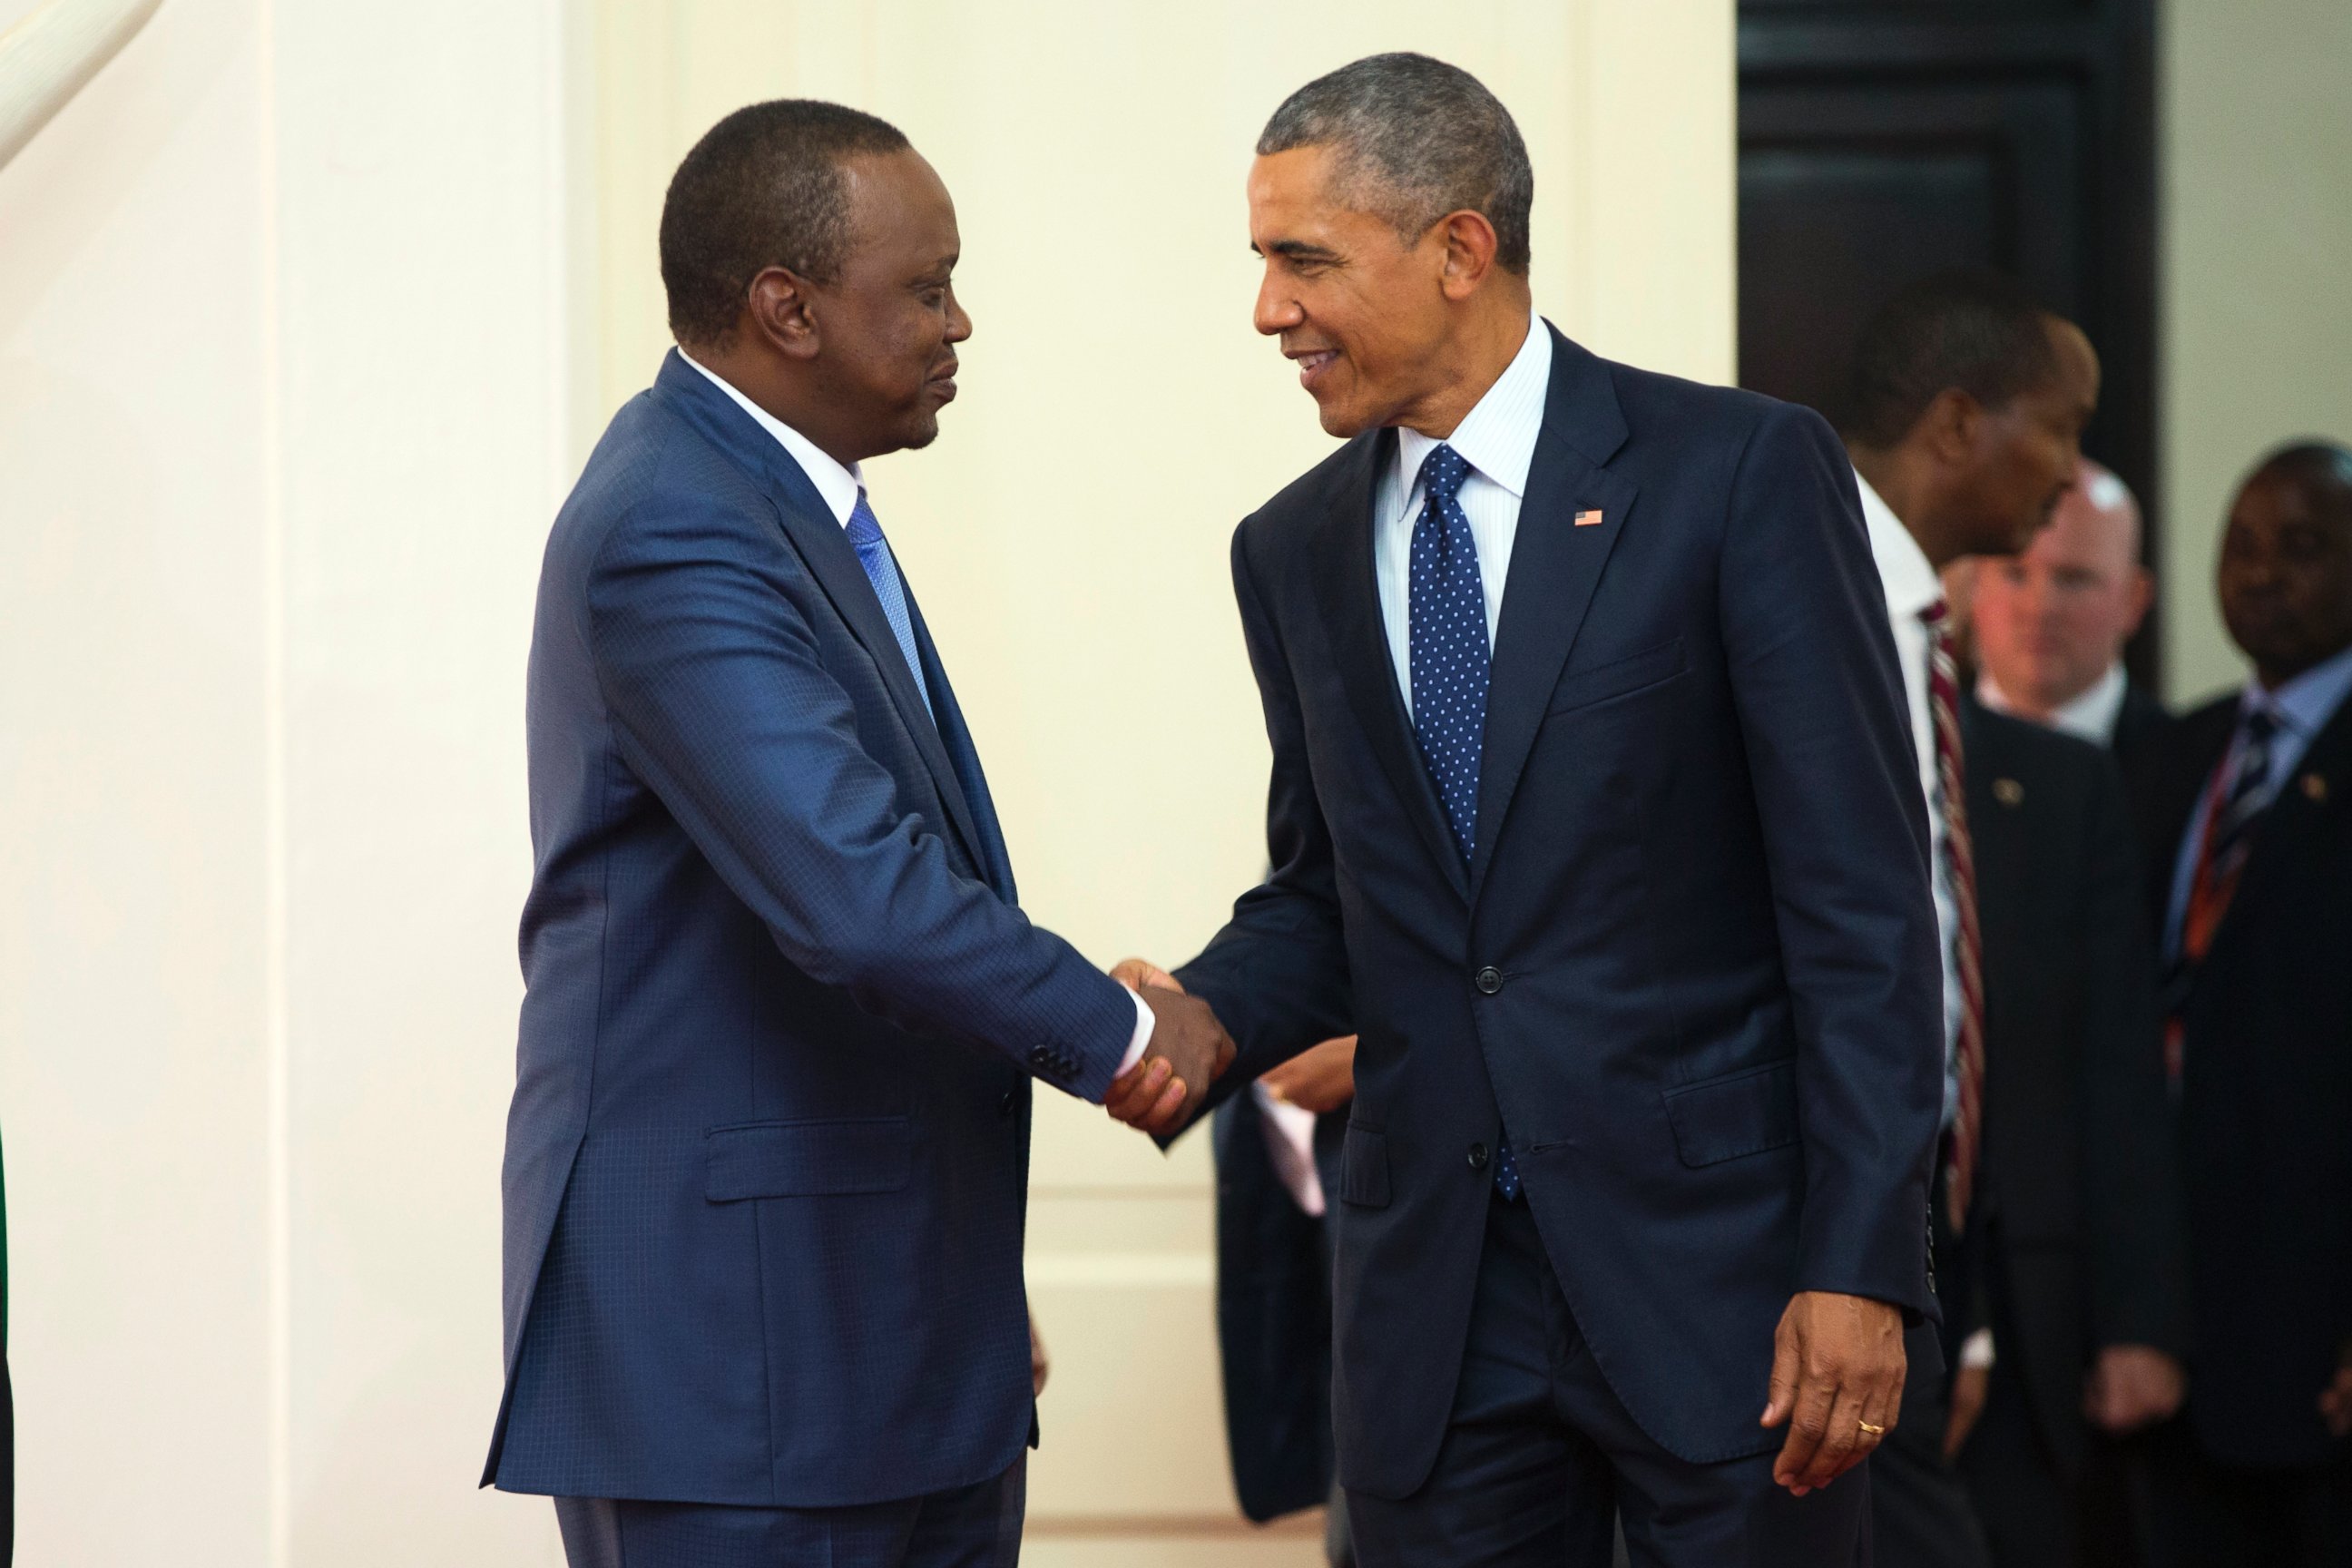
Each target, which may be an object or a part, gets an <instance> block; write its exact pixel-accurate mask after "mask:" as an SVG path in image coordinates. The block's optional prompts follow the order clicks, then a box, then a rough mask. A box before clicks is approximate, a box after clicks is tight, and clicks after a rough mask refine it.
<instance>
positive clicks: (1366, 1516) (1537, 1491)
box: [1348, 1201, 1870, 1568]
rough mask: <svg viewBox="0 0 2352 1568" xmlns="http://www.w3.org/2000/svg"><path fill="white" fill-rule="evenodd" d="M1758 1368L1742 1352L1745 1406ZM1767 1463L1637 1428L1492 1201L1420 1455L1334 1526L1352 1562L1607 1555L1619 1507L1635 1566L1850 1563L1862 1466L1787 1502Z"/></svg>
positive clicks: (1864, 1516) (1856, 1559) (1544, 1262)
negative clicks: (1439, 1421) (1700, 1452)
mask: <svg viewBox="0 0 2352 1568" xmlns="http://www.w3.org/2000/svg"><path fill="white" fill-rule="evenodd" d="M1602 1288H1605V1286H1604V1287H1602ZM1764 1380H1765V1369H1764V1365H1763V1363H1762V1361H1761V1360H1760V1359H1759V1363H1758V1366H1757V1374H1756V1402H1757V1408H1758V1409H1759V1410H1760V1409H1762V1408H1763V1403H1764ZM1774 1458H1775V1455H1774V1454H1773V1453H1765V1454H1759V1455H1756V1456H1754V1457H1753V1458H1745V1459H1733V1460H1729V1461H1727V1462H1725V1463H1722V1464H1715V1465H1698V1464H1692V1463H1690V1462H1689V1461H1687V1460H1685V1459H1679V1458H1675V1456H1674V1455H1672V1454H1669V1453H1668V1452H1666V1451H1665V1450H1664V1448H1662V1447H1659V1446H1658V1445H1657V1444H1656V1443H1655V1442H1654V1441H1652V1440H1651V1438H1650V1436H1649V1435H1648V1434H1647V1433H1645V1432H1643V1430H1642V1429H1641V1427H1640V1426H1637V1425H1636V1424H1635V1423H1634V1421H1633V1417H1632V1416H1631V1415H1628V1414H1627V1413H1626V1410H1625V1407H1624V1406H1623V1405H1622V1404H1620V1403H1619V1402H1618V1399H1617V1396H1616V1394H1614V1393H1613V1392H1612V1390H1611V1389H1610V1387H1609V1384H1608V1381H1607V1380H1606V1379H1605V1378H1604V1377H1602V1375H1601V1369H1600V1367H1599V1366H1598V1365H1597V1364H1595V1363H1594V1361H1593V1358H1592V1353H1591V1350H1590V1349H1589V1348H1588V1347H1587V1346H1586V1344H1585V1342H1584V1336H1583V1334H1582V1333H1581V1332H1580V1331H1579V1330H1578V1328H1577V1324H1576V1319H1575V1316H1574V1314H1572V1313H1571V1312H1570V1310H1569V1305H1568V1301H1567V1299H1566V1297H1564V1296H1563V1295H1562V1294H1561V1292H1560V1289H1559V1280H1558V1279H1557V1278H1556V1277H1555V1276H1554V1275H1553V1272H1552V1267H1551V1263H1550V1260H1549V1258H1547V1257H1546V1255H1545V1253H1544V1248H1543V1242H1542V1239H1541V1238H1540V1237H1538V1235H1537V1233H1536V1226H1535V1219H1534V1216H1533V1215H1530V1214H1529V1213H1528V1208H1527V1205H1525V1204H1505V1203H1502V1202H1499V1201H1497V1202H1496V1203H1494V1204H1492V1205H1489V1209H1488V1215H1487V1222H1486V1250H1485V1252H1484V1253H1483V1255H1482V1256H1481V1258H1480V1259H1479V1264H1478V1284H1477V1295H1476V1299H1475V1304H1474V1305H1473V1307H1472V1309H1471V1313H1470V1334H1469V1342H1468V1346H1467V1348H1466V1350H1465V1353H1464V1356H1463V1363H1462V1380H1461V1384H1460V1385H1459V1387H1458V1388H1457V1389H1456V1390H1455V1392H1454V1408H1453V1412H1452V1415H1451V1416H1450V1417H1449V1419H1448V1423H1447V1426H1446V1432H1445V1437H1444V1442H1443V1443H1442V1444H1441V1445H1440V1447H1439V1448H1438V1453H1437V1462H1436V1465H1435V1467H1434V1468H1433V1470H1432V1471H1431V1473H1430V1476H1429V1479H1427V1480H1425V1481H1423V1483H1422V1485H1421V1488H1420V1489H1419V1490H1417V1491H1415V1492H1413V1493H1412V1495H1411V1496H1409V1497H1406V1498H1403V1499H1402V1500H1391V1499H1388V1498H1377V1497H1373V1496H1371V1495H1370V1494H1369V1493H1365V1492H1360V1491H1353V1490H1351V1491H1349V1493H1348V1521H1349V1524H1350V1525H1351V1526H1352V1527H1353V1529H1354V1531H1355V1544H1356V1560H1357V1561H1358V1562H1359V1563H1361V1564H1362V1565H1363V1568H1471V1565H1472V1564H1475V1565H1476V1568H1608V1564H1609V1560H1610V1545H1611V1538H1612V1529H1611V1526H1612V1520H1613V1519H1614V1518H1615V1517H1617V1516H1620V1515H1622V1519H1623V1522H1624V1529H1625V1541H1626V1545H1627V1547H1628V1548H1629V1549H1630V1551H1631V1553H1632V1557H1633V1562H1634V1563H1638V1564H1641V1565H1642V1568H1845V1565H1847V1564H1865V1565H1866V1564H1867V1563H1869V1562H1870V1555H1869V1539H1870V1522H1869V1510H1870V1488H1869V1481H1868V1477H1867V1475H1866V1473H1865V1471H1866V1468H1867V1467H1865V1468H1864V1470H1857V1471H1855V1472H1854V1473H1853V1474H1851V1475H1848V1476H1846V1477H1843V1478H1842V1479H1840V1480H1838V1481H1837V1482H1836V1483H1834V1484H1833V1485H1832V1486H1829V1487H1827V1488H1824V1489H1822V1490H1820V1491H1817V1492H1814V1493H1812V1494H1811V1496H1809V1497H1804V1498H1795V1497H1791V1496H1790V1495H1789V1493H1788V1492H1787V1491H1786V1490H1784V1489H1781V1488H1780V1487H1778V1486H1775V1485H1774V1484H1773V1483H1772V1462H1773V1459H1774Z"/></svg>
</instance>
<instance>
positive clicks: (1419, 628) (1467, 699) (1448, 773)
mask: <svg viewBox="0 0 2352 1568" xmlns="http://www.w3.org/2000/svg"><path fill="white" fill-rule="evenodd" d="M1469 477H1470V465H1469V464H1467V463H1465V462H1464V461H1463V460H1462V454H1461V453H1459V452H1457V451H1455V450H1454V448H1453V447H1448V446H1445V445H1444V444H1442V443H1441V444H1440V445H1438V446H1437V447H1433V448H1432V450H1431V451H1430V454H1429V456H1428V457H1426V458H1423V459H1422V464H1421V485H1422V490H1423V495H1424V497H1425V498H1426V499H1425V500H1423V503H1422V508H1421V517H1420V520H1419V521H1416V522H1415V523H1414V524H1413V525H1412V609H1411V613H1410V615H1409V616H1408V617H1407V626H1408V627H1409V634H1408V635H1409V640H1410V643H1411V652H1412V659H1411V664H1412V728H1413V732H1414V734H1415V735H1416V736H1417V737H1418V738H1419V740H1420V742H1421V756H1422V761H1423V762H1424V763H1427V764H1428V765H1429V776H1430V778H1431V779H1432V780H1433V782H1434V783H1435V784H1436V785H1437V799H1438V804H1439V805H1443V806H1444V808H1445V822H1446V826H1449V827H1451V828H1452V829H1453V830H1454V844H1455V845H1456V847H1459V848H1460V849H1461V851H1462V860H1463V863H1464V864H1465V865H1467V864H1468V863H1469V861H1470V858H1471V856H1472V855H1473V853H1475V850H1476V849H1477V847H1478V752H1479V748H1480V746H1481V745H1482V744H1483V743H1484V742H1485V740H1486V677H1487V674H1488V671H1489V670H1490V669H1491V668H1492V667H1493V664H1494V658H1493V654H1492V652H1491V651H1490V649H1489V647H1488V646H1487V642H1486V587H1485V584H1483V583H1482V582H1481V581H1480V579H1479V576H1478V546H1477V543H1476V542H1475V541H1474V540H1473V539H1472V538H1471V537H1470V519H1469V517H1468V515H1467V514H1465V512H1464V511H1463V510H1462V502H1461V501H1460V500H1459V499H1457V498H1458V497H1459V496H1460V495H1461V492H1462V481H1463V480H1465V479H1468V478H1469ZM1495 1190H1496V1192H1498V1193H1500V1194H1502V1195H1503V1197H1504V1199H1505V1200H1506V1201H1508V1200H1511V1199H1515V1198H1517V1196H1518V1195H1519V1168H1518V1165H1517V1163H1516V1162H1515V1161H1513V1160H1512V1158H1511V1146H1510V1144H1509V1143H1508V1142H1501V1143H1499V1144H1498V1145H1497V1146H1496V1150H1495Z"/></svg>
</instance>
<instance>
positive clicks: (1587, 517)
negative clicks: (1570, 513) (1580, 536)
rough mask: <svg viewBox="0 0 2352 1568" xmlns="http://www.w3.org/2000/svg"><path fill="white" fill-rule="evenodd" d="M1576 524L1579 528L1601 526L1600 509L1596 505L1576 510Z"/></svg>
mask: <svg viewBox="0 0 2352 1568" xmlns="http://www.w3.org/2000/svg"><path fill="white" fill-rule="evenodd" d="M1576 526H1577V527H1579V528H1599V527H1600V526H1601V509H1600V508H1599V507H1597V506H1596V507H1588V508H1587V509H1585V510H1582V511H1580V512H1578V513H1577V514H1576Z"/></svg>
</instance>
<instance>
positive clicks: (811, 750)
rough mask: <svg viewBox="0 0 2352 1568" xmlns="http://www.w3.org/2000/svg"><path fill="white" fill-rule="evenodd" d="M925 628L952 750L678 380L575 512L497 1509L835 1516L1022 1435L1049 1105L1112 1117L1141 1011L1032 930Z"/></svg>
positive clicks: (828, 524) (855, 574)
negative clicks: (1026, 1271)
mask: <svg viewBox="0 0 2352 1568" xmlns="http://www.w3.org/2000/svg"><path fill="white" fill-rule="evenodd" d="M910 603H911V601H910ZM915 619H916V635H917V641H918V647H919V653H920V656H921V658H922V661H923V665H924V671H923V673H924V676H925V679H926V680H927V682H928V684H929V692H930V696H931V700H932V703H933V706H934V707H935V709H936V712H937V720H936V723H935V722H934V721H933V719H932V718H931V717H930V716H929V714H927V713H926V711H925V709H924V704H923V701H922V698H921V696H920V694H919V692H918V691H917V690H916V689H915V685H914V682H913V680H912V679H911V678H910V675H909V673H908V669H907V667H906V661H905V659H904V658H903V656H902V655H901V654H900V652H899V650H898V645H897V643H896V641H895V640H894V638H893V637H892V636H891V632H890V628H889V626H888V623H887V621H886V620H885V618H884V616H883V613H882V609H881V605H880V604H879V603H878V601H877V599H876V597H875V595H874V593H873V590H872V587H871V585H870V584H868V582H867V580H866V575H865V573H864V572H863V570H862V569H861V568H860V567H859V565H858V563H857V559H856V553H855V552H854V551H853V550H852V549H851V547H850V545H849V542H848V541H847V540H846V539H845V537H844V535H843V532H842V530H841V529H840V527H839V526H838V525H837V523H836V522H835V519H834V518H833V516H832V514H831V513H830V512H828V511H827V510H825V508H824V505H823V503H822V502H821V501H820V500H819V499H818V497H817V494H816V492H815V490H814V488H813V487H812V486H811V485H810V484H809V481H808V479H807V478H806V476H805V475H804V474H803V473H802V472H801V470H800V468H798V467H797V466H796V465H795V464H794V463H793V460H792V458H790V456H789V455H788V454H786V453H785V452H784V450H783V449H782V447H780V446H779V445H778V444H777V443H776V442H775V441H774V440H773V439H772V438H771V437H769V436H768V435H767V434H766V433H765V432H764V431H762V430H761V429H760V428H759V427H758V426H757V425H756V424H755V423H753V421H752V420H751V418H750V417H749V416H747V415H745V414H744V413H743V412H742V411H741V410H740V408H738V407H736V406H735V405H733V404H732V403H731V402H730V401H729V400H728V398H727V397H726V396H725V395H724V394H723V393H721V392H720V391H719V389H718V388H717V387H715V386H713V385H712V384H709V382H708V381H707V380H705V379H704V378H703V377H701V376H700V375H698V374H696V373H695V372H694V370H693V368H692V367H691V366H689V365H688V364H686V363H683V362H681V361H680V360H679V359H678V358H677V356H676V355H675V354H673V355H672V356H671V357H670V358H669V360H668V361H667V363H665V364H664V365H663V367H662V371H661V374H660V376H659V377H658V379H657V380H656V383H655V384H654V386H653V388H652V390H651V391H649V392H647V393H645V394H643V395H639V396H638V397H636V398H635V399H633V400H632V401H631V402H630V403H629V404H628V405H626V406H625V407H624V408H623V409H622V410H621V411H620V413H619V414H618V415H617V416H614V420H613V424H612V426H611V428H610V429H609V430H607V431H606V433H605V435H604V439H603V441H602V442H600V443H599V444H598V446H597V448H596V450H595V453H594V455H593V457H591V458H590V459H589V461H588V466H587V468H586V471H585V472H584V473H583V475H582V476H581V479H580V482H579V484H578V486H577V487H576V488H575V489H574V490H573V491H572V497H571V499H570V500H569V501H568V502H567V503H566V504H565V506H564V508H563V510H562V513H561V514H560V515H559V516H558V517H557V519H556V521H555V527H554V531H553V533H552V536H551V539H550V540H549V542H548V548H547V556H546V561H545V564H544V568H543V571H542V574H541V582H540V594H539V605H538V619H537V625H536V630H535V633H534V636H533V639H532V645H531V656H530V696H529V737H530V816H531V838H532V844H533V847H534V850H535V855H536V870H535V873H534V877H533V880H532V886H531V890H530V900H529V902H528V903H527V904H526V906H525V909H524V912H523V920H522V933H521V948H522V965H523V973H524V978H525V981H526V984H527V994H526V996H525V999H524V1002H523V1007H522V1018H521V1027H520V1048H519V1053H518V1071H517V1079H516V1086H515V1097H514V1104H513V1109H512V1111H511V1114H510V1116H509V1122H508V1132H507V1155H506V1169H505V1181H504V1186H505V1202H506V1292H505V1294H506V1313H505V1316H506V1394H505V1398H504V1401H503V1403H502V1404H501V1405H500V1408H499V1417H498V1424H497V1428H496V1431H495V1432H494V1434H493V1436H492V1438H491V1444H490V1454H489V1459H488V1466H487V1468H486V1469H485V1472H484V1475H483V1481H484V1483H485V1484H489V1483H492V1482H495V1483H496V1484H497V1485H499V1487H501V1488H504V1489H509V1490H513V1491H525V1492H544V1493H553V1494H558V1495H571V1496H583V1497H609V1498H650V1499H667V1500H679V1501H691V1502H706V1503H729V1504H746V1505H765V1506H793V1507H819V1506H835V1505H847V1504H856V1503H863V1502H871V1501H878V1500H887V1499H893V1498H905V1497H911V1496H916V1495H919V1494H922V1493H926V1492H930V1491H936V1490H940V1489H946V1488H950V1487H955V1486H961V1485H964V1484H967V1483H970V1482H973V1481H977V1480H981V1479H985V1478H987V1477H989V1476H992V1475H994V1474H997V1473H999V1472H1001V1471H1003V1469H1005V1468H1007V1467H1009V1466H1010V1465H1011V1464H1012V1463H1013V1460H1014V1459H1015V1458H1017V1457H1018V1456H1019V1453H1020V1450H1021V1447H1022V1445H1023V1443H1024V1441H1025V1440H1026V1439H1027V1437H1028V1436H1030V1434H1031V1432H1032V1430H1033V1425H1032V1422H1033V1408H1032V1403H1031V1396H1030V1387H1029V1359H1028V1342H1027V1337H1026V1330H1025V1321H1024V1307H1025V1303H1024V1295H1023V1287H1022V1276H1021V1238H1022V1213H1023V1205H1024V1198H1025V1194H1026V1186H1027V1173H1028V1153H1029V1082H1030V1079H1031V1078H1032V1077H1033V1076H1034V1077H1039V1078H1043V1079H1045V1080H1047V1081H1048V1082H1050V1083H1053V1084H1055V1086H1056V1087H1059V1088H1061V1089H1066V1090H1069V1091H1071V1092H1073V1093H1076V1094H1080V1095H1084V1096H1087V1097H1089V1098H1094V1099H1099V1098H1100V1097H1101V1095H1102V1093H1103V1092H1104V1090H1105V1089H1106V1088H1107V1087H1108V1083H1109V1081H1110V1079H1111V1077H1112V1076H1113V1073H1114V1072H1115V1070H1116V1068H1117V1066H1118V1059H1119V1058H1120V1057H1121V1056H1122V1055H1123V1053H1124V1051H1125V1049H1126V1047H1127V1044H1128V1041H1129V1037H1130V1035H1131V1034H1132V1032H1133V1029H1134V1025H1135V1012H1134V1007H1133V1004H1132V1003H1131V1002H1130V1000H1129V997H1128V995H1127V994H1126V993H1125V992H1124V991H1123V990H1122V989H1121V988H1120V987H1119V986H1118V985H1117V984H1114V983H1113V982H1112V981H1110V980H1109V979H1108V978H1106V977H1105V976H1104V975H1103V974H1101V973H1098V972H1097V970H1096V969H1095V968H1094V967H1093V965H1091V964H1090V963H1087V961H1086V960H1085V959H1083V958H1082V957H1080V956H1079V954H1078V953H1077V952H1076V951H1075V950H1074V949H1072V948H1071V947H1070V946H1069V944H1068V943H1066V942H1063V941H1062V940H1061V939H1060V938H1058V937H1056V936H1054V935H1053V934H1052V933H1050V932H1048V931H1042V930H1040V929H1038V928H1037V927H1035V926H1033V925H1031V924H1030V923H1029V921H1027V920H1026V919H1025V918H1024V916H1023V915H1022V913H1021V911H1020V910H1019V908H1018V907H1017V905H1016V904H1015V902H1014V894H1013V876H1012V870H1011V868H1010V864H1009V862H1008V860H1007V858H1006V855H1005V849H1004V846H1003V840H1002V837H1001V836H1000V834H999V832H998V828H997V823H996V818H995V814H994V812H993V810H992V808H991V805H990V803H989V795H988V786H987V784H986V782H985V780H984V779H983V778H982V773H981V768H980V761H979V757H978V755H977V754H976V752H974V751H973V749H972V744H971V736H970V734H969V732H968V731H967V730H966V729H965V727H964V723H963V719H962V715H961V712H960V711H959V710H958V709H957V706H956V700H955V694H954V691H953V689H952V688H951V687H950V684H949V681H948V678H947V672H946V670H945V669H944V668H942V667H941V665H940V660H939V655H938V652H937V650H936V649H935V648H934V647H933V646H932V644H931V641H930V638H929V633H928V631H926V630H925V629H924V628H923V624H922V620H921V616H920V612H919V610H917V611H916V614H915Z"/></svg>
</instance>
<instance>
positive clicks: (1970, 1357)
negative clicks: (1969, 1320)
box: [1960, 1329, 1993, 1372]
mask: <svg viewBox="0 0 2352 1568" xmlns="http://www.w3.org/2000/svg"><path fill="white" fill-rule="evenodd" d="M1992 1359H1993V1357H1992V1331H1991V1330H1990V1329H1979V1330H1978V1331H1976V1332H1975V1333H1972V1334H1970V1335H1969V1337H1968V1338H1967V1339H1964V1340H1962V1341H1961V1342H1960V1365H1961V1367H1962V1368H1964V1369H1967V1370H1971V1371H1977V1372H1985V1371H1990V1369H1991V1367H1992Z"/></svg>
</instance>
